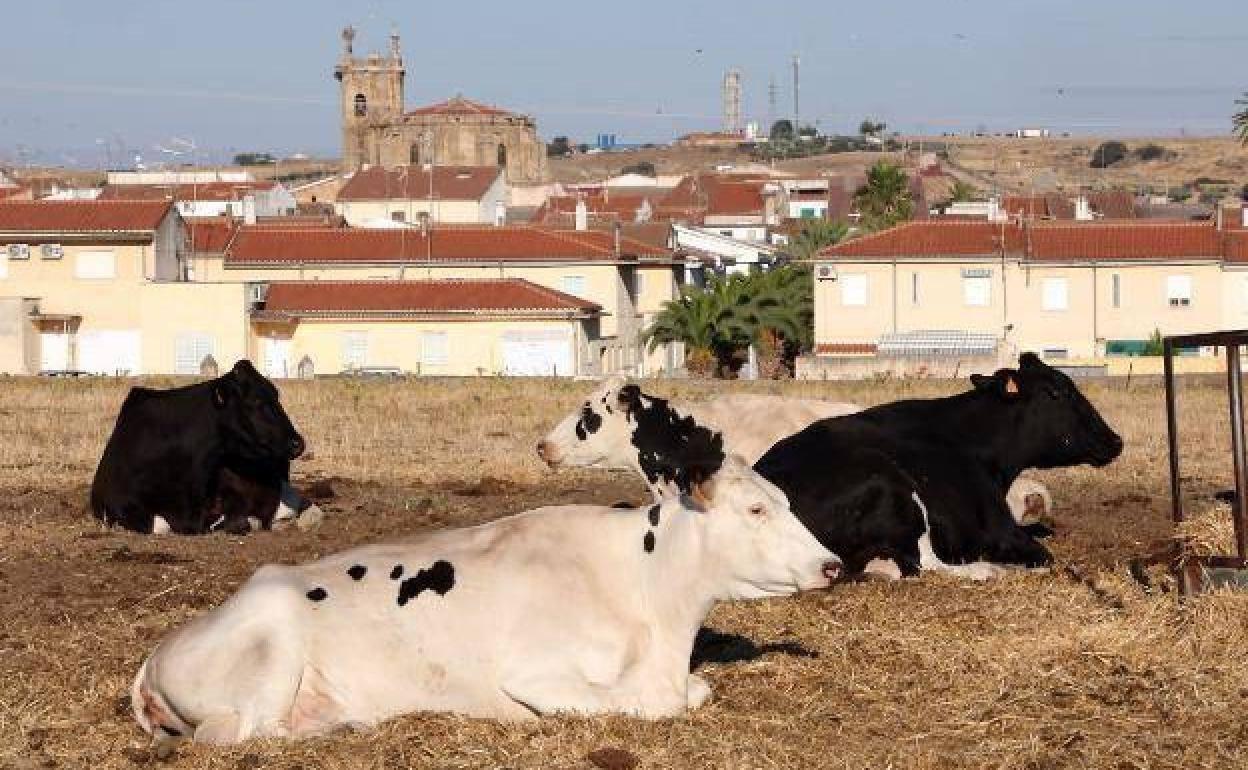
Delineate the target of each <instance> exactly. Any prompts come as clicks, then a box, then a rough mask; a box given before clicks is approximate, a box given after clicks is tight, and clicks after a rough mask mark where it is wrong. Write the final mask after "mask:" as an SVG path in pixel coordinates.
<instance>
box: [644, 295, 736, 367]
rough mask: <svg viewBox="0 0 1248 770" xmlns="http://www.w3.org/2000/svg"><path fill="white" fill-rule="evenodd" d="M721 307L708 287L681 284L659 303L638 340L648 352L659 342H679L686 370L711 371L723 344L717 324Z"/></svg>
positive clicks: (659, 343) (660, 343) (715, 364)
mask: <svg viewBox="0 0 1248 770" xmlns="http://www.w3.org/2000/svg"><path fill="white" fill-rule="evenodd" d="M721 310H722V308H721V307H720V304H719V301H718V298H717V297H716V295H715V294H714V293H713V292H712V291H708V290H707V289H702V288H699V287H696V286H684V287H681V290H680V297H678V298H677V299H674V300H669V301H667V302H665V303H663V309H662V310H660V311H659V313H658V314H657V315H656V316H655V317H654V321H652V322H651V324H650V326H649V327H647V328H646V329H645V331H643V332H642V341H643V342H644V343H646V346H647V348H648V349H649V350H650V352H652V353H653V352H654V349H655V348H657V347H658V346H659V345H664V344H668V343H671V342H680V343H683V344H684V346H685V368H686V369H688V370H689V374H690V375H692V376H694V377H709V376H711V375H713V374H714V373H715V369H716V366H717V364H718V361H719V358H720V353H721V348H722V347H723V345H724V341H723V339H722V338H721V336H720V330H719V328H718V323H719V321H720V318H719V316H720V312H721Z"/></svg>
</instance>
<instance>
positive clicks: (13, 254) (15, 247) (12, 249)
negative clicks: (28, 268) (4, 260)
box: [8, 243, 30, 259]
mask: <svg viewBox="0 0 1248 770" xmlns="http://www.w3.org/2000/svg"><path fill="white" fill-rule="evenodd" d="M8 253H9V259H30V244H29V243H10V244H9V248H8Z"/></svg>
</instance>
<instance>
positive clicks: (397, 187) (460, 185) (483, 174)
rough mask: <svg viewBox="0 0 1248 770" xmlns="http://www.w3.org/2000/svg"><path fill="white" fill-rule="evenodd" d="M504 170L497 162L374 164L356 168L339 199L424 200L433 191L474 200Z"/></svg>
mask: <svg viewBox="0 0 1248 770" xmlns="http://www.w3.org/2000/svg"><path fill="white" fill-rule="evenodd" d="M501 173H502V169H500V168H499V167H498V166H434V167H432V168H431V169H429V170H428V171H426V170H425V169H424V167H422V166H399V167H398V168H393V169H386V168H382V167H380V166H373V167H372V168H367V169H361V170H360V171H356V172H355V173H354V174H353V175H352V176H351V178H350V179H349V180H347V183H346V184H345V185H343V187H342V189H341V190H339V191H338V200H339V201H376V200H423V199H426V198H429V197H430V193H431V192H432V195H433V196H434V197H436V198H437V199H438V200H457V201H460V200H467V201H475V200H480V199H481V197H482V196H484V195H485V193H486V191H488V190H489V189H490V185H492V184H494V182H495V180H497V179H498V176H499V174H501ZM431 178H432V180H431ZM431 182H432V187H430V184H431Z"/></svg>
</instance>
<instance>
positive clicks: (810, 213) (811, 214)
mask: <svg viewBox="0 0 1248 770" xmlns="http://www.w3.org/2000/svg"><path fill="white" fill-rule="evenodd" d="M801 217H802V219H814V218H815V210H814V209H813V208H808V207H806V206H803V207H802V210H801Z"/></svg>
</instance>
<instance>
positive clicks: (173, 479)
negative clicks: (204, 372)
mask: <svg viewBox="0 0 1248 770" xmlns="http://www.w3.org/2000/svg"><path fill="white" fill-rule="evenodd" d="M303 450H304V441H303V438H302V437H301V436H300V435H299V433H298V432H297V431H296V430H295V428H294V426H293V425H292V424H291V422H290V418H289V417H287V415H286V412H285V410H284V409H282V405H281V402H280V401H279V399H278V393H277V388H275V387H273V383H271V382H269V381H268V380H267V379H265V377H264V376H263V375H261V374H260V373H259V372H257V371H256V370H255V368H254V367H253V366H252V365H251V362H249V361H245V360H244V361H239V362H238V363H237V364H236V365H235V366H234V368H233V369H231V370H230V371H229V372H228V373H226V374H225V375H223V376H221V377H218V378H216V379H214V380H209V381H207V382H201V383H198V384H195V385H188V386H186V387H182V388H173V389H171V390H154V389H151V388H140V387H136V388H132V389H131V390H130V393H129V395H127V396H126V400H125V402H124V403H123V404H122V406H121V411H120V413H119V414H118V416H117V424H116V426H115V427H114V428H113V433H112V435H111V436H110V437H109V439H108V443H107V445H106V446H105V447H104V454H103V456H102V457H101V458H100V464H99V467H98V468H96V471H95V479H94V480H93V481H92V483H91V500H90V507H91V512H92V514H93V515H94V516H95V517H96V518H98V519H99V520H101V521H102V522H104V523H105V524H108V525H110V526H121V527H125V528H126V529H130V530H133V531H135V532H142V533H155V534H164V533H169V532H174V533H177V534H183V535H195V534H203V533H206V532H209V531H212V530H215V529H222V530H225V531H227V532H232V533H243V532H247V531H249V530H251V529H254V528H261V527H262V528H265V529H268V528H270V527H271V526H272V525H273V523H274V521H275V520H278V521H282V520H286V519H291V518H295V517H296V516H298V519H299V520H298V522H297V523H299V525H300V526H301V527H305V528H306V527H308V526H311V525H313V524H315V523H316V520H317V519H318V518H319V516H320V510H319V509H318V508H316V507H315V506H311V505H309V504H306V503H304V502H303V501H301V500H300V499H299V496H298V495H297V494H296V493H295V492H294V490H293V489H292V488H291V487H290V483H289V477H290V461H291V460H293V459H295V458H297V457H299V455H300V454H302V453H303Z"/></svg>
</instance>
